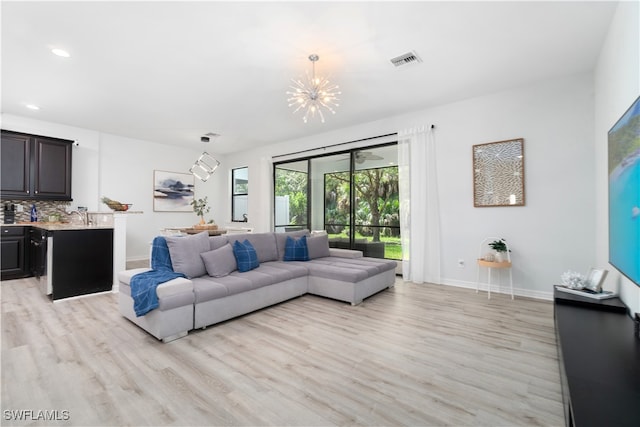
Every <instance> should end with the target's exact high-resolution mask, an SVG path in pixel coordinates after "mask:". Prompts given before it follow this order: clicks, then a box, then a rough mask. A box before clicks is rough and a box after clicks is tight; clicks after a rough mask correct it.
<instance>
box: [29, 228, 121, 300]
mask: <svg viewBox="0 0 640 427" xmlns="http://www.w3.org/2000/svg"><path fill="white" fill-rule="evenodd" d="M30 233H31V247H32V253H31V268H32V272H33V274H34V275H35V276H36V278H37V279H38V280H39V282H40V287H41V289H42V291H43V292H44V293H45V294H47V295H51V298H52V299H53V300H58V299H62V298H69V297H73V296H79V295H87V294H92V293H96V292H105V291H111V289H112V287H113V247H114V243H113V237H114V230H113V227H112V226H95V225H91V226H89V225H87V226H83V225H71V224H47V223H34V224H32V225H31V231H30Z"/></svg>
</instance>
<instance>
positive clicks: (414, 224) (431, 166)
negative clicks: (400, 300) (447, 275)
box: [398, 126, 440, 283]
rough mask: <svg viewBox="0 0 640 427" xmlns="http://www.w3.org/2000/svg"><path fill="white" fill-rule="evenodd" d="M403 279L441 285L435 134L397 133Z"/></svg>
mask: <svg viewBox="0 0 640 427" xmlns="http://www.w3.org/2000/svg"><path fill="white" fill-rule="evenodd" d="M398 178H399V187H400V188H399V191H400V233H401V237H402V277H403V279H404V280H407V281H411V282H414V283H423V282H430V283H440V204H439V202H438V181H437V173H436V147H435V135H434V130H433V129H432V128H431V127H430V126H422V127H417V128H411V129H406V130H403V131H400V132H398Z"/></svg>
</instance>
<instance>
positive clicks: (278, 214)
mask: <svg viewBox="0 0 640 427" xmlns="http://www.w3.org/2000/svg"><path fill="white" fill-rule="evenodd" d="M274 175H275V185H274V189H275V203H274V206H275V221H274V224H275V229H276V231H293V230H302V229H308V228H309V162H307V161H306V160H302V161H295V162H288V163H281V164H277V165H275V169H274Z"/></svg>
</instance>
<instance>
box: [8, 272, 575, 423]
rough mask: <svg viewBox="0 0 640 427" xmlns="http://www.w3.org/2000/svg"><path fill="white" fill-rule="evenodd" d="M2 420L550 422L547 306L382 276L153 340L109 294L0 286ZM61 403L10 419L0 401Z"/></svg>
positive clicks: (557, 400) (553, 362) (28, 405)
mask: <svg viewBox="0 0 640 427" xmlns="http://www.w3.org/2000/svg"><path fill="white" fill-rule="evenodd" d="M0 291H1V297H0V299H1V302H2V402H1V404H2V421H1V423H2V424H3V425H27V424H29V425H56V426H63V425H75V426H81V425H82V426H84V425H105V426H106V425H112V426H123V425H278V426H280V425H300V426H302V425H304V426H324V425H376V426H379V425H389V426H400V425H454V426H463V425H485V426H520V425H562V424H563V414H562V404H561V391H560V383H559V374H558V360H557V354H556V347H555V337H554V329H553V306H552V304H551V303H549V302H544V301H536V300H528V299H523V298H517V299H516V300H515V301H511V299H509V298H508V297H506V296H504V295H492V299H491V301H487V297H486V294H485V293H480V294H476V293H475V291H472V290H467V289H458V288H452V287H446V286H435V285H415V284H410V283H403V282H402V281H401V280H398V281H397V284H396V287H395V288H394V289H391V290H388V291H383V292H382V293H379V294H377V295H374V296H373V297H370V298H368V299H366V300H365V301H364V302H363V303H362V304H361V305H359V306H356V307H352V306H350V305H349V304H345V303H341V302H337V301H333V300H329V299H324V298H320V297H315V296H310V295H307V296H304V297H301V298H297V299H295V300H292V301H288V302H286V303H283V304H280V305H277V306H274V307H271V308H268V309H265V310H261V311H259V312H256V313H253V314H250V315H247V316H244V317H241V318H238V319H234V320H232V321H229V322H225V323H223V324H219V325H217V326H212V327H209V328H207V329H206V330H198V331H194V332H191V333H189V335H188V336H187V337H185V338H182V339H179V340H176V341H174V342H171V343H168V344H163V343H161V342H158V341H157V340H156V339H155V338H153V337H151V336H150V335H148V334H146V333H145V332H144V331H142V330H141V329H139V328H138V327H136V326H135V325H133V324H132V323H130V322H129V321H127V320H126V319H124V318H122V317H121V316H120V315H119V314H118V310H117V304H116V294H111V293H108V294H102V295H96V296H91V297H86V298H80V299H74V300H67V301H63V302H56V303H52V302H51V301H49V300H48V299H46V298H45V297H44V296H43V295H41V293H40V292H39V290H38V289H37V287H36V285H35V282H34V280H33V279H23V280H13V281H5V282H2V283H1V288H0ZM21 409H22V410H33V411H38V410H49V411H51V410H58V411H63V410H67V411H69V413H68V414H69V420H67V421H64V420H63V421H49V422H44V421H38V422H18V421H14V420H8V419H7V413H6V412H5V411H7V410H21Z"/></svg>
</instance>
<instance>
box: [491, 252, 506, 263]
mask: <svg viewBox="0 0 640 427" xmlns="http://www.w3.org/2000/svg"><path fill="white" fill-rule="evenodd" d="M493 259H494V261H495V262H502V261H504V258H503V255H502V252H496V254H495V256H494V258H493Z"/></svg>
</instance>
